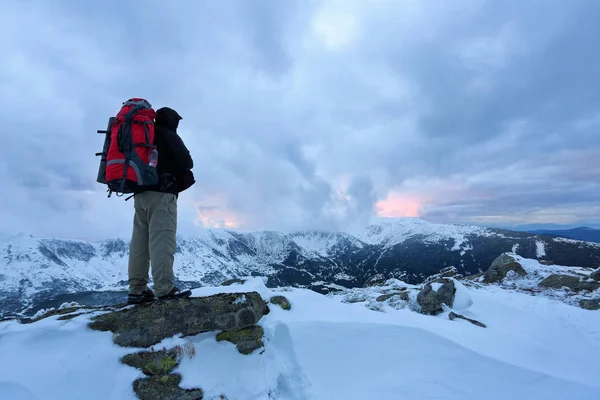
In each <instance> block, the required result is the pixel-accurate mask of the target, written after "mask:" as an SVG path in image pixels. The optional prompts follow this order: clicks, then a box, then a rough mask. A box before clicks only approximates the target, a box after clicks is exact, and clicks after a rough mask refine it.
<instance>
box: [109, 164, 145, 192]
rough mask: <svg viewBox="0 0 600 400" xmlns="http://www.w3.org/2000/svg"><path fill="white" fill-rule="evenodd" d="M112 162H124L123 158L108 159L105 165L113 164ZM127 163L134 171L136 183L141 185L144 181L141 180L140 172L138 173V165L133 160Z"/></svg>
mask: <svg viewBox="0 0 600 400" xmlns="http://www.w3.org/2000/svg"><path fill="white" fill-rule="evenodd" d="M113 164H125V160H123V159H119V160H110V161H109V162H108V163H107V164H106V165H107V166H108V165H113ZM129 165H130V166H131V168H133V172H135V177H136V178H137V184H138V185H139V186H142V185H143V184H144V182H143V179H142V174H141V173H140V169H139V167H138V166H137V164H136V163H134V162H129Z"/></svg>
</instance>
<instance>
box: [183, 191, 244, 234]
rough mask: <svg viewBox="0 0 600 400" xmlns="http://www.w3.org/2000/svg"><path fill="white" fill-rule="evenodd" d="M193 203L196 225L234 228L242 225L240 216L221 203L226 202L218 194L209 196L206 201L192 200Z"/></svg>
mask: <svg viewBox="0 0 600 400" xmlns="http://www.w3.org/2000/svg"><path fill="white" fill-rule="evenodd" d="M193 203H194V208H195V209H196V220H195V221H194V224H195V225H197V226H199V225H202V226H203V227H204V228H229V229H234V228H239V227H240V226H241V225H242V223H241V218H240V217H239V216H238V215H237V214H236V213H235V212H233V211H232V210H230V209H228V208H227V206H225V205H223V204H225V203H226V202H225V201H224V200H223V199H222V198H220V196H211V198H210V199H209V200H208V201H202V202H200V201H194V202H193ZM207 203H208V204H210V205H207Z"/></svg>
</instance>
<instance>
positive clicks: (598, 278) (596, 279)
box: [590, 268, 600, 281]
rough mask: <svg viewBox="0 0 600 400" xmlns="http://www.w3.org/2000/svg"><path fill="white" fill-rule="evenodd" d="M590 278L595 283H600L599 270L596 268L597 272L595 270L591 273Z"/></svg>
mask: <svg viewBox="0 0 600 400" xmlns="http://www.w3.org/2000/svg"><path fill="white" fill-rule="evenodd" d="M590 278H592V279H593V280H595V281H600V268H598V269H597V270H595V271H594V272H592V273H591V274H590Z"/></svg>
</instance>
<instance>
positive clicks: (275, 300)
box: [269, 296, 292, 311]
mask: <svg viewBox="0 0 600 400" xmlns="http://www.w3.org/2000/svg"><path fill="white" fill-rule="evenodd" d="M269 303H271V304H277V305H278V306H279V307H281V308H283V309H284V310H286V311H289V310H291V308H292V305H291V304H290V301H289V300H288V299H286V298H285V297H284V296H273V297H271V299H270V300H269Z"/></svg>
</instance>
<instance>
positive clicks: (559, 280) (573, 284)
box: [540, 274, 600, 292]
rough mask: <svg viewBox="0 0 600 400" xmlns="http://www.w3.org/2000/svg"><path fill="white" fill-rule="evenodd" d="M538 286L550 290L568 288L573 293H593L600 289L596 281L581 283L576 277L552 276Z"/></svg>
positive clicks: (599, 284)
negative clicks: (585, 291)
mask: <svg viewBox="0 0 600 400" xmlns="http://www.w3.org/2000/svg"><path fill="white" fill-rule="evenodd" d="M540 286H542V287H545V288H550V289H562V288H565V287H566V288H568V289H570V290H572V291H574V292H581V291H584V290H587V291H590V292H593V291H594V290H596V289H598V288H600V283H599V282H596V281H583V280H581V279H580V278H579V277H577V276H572V275H563V274H552V275H550V276H548V277H547V278H545V279H544V280H542V281H541V282H540Z"/></svg>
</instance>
